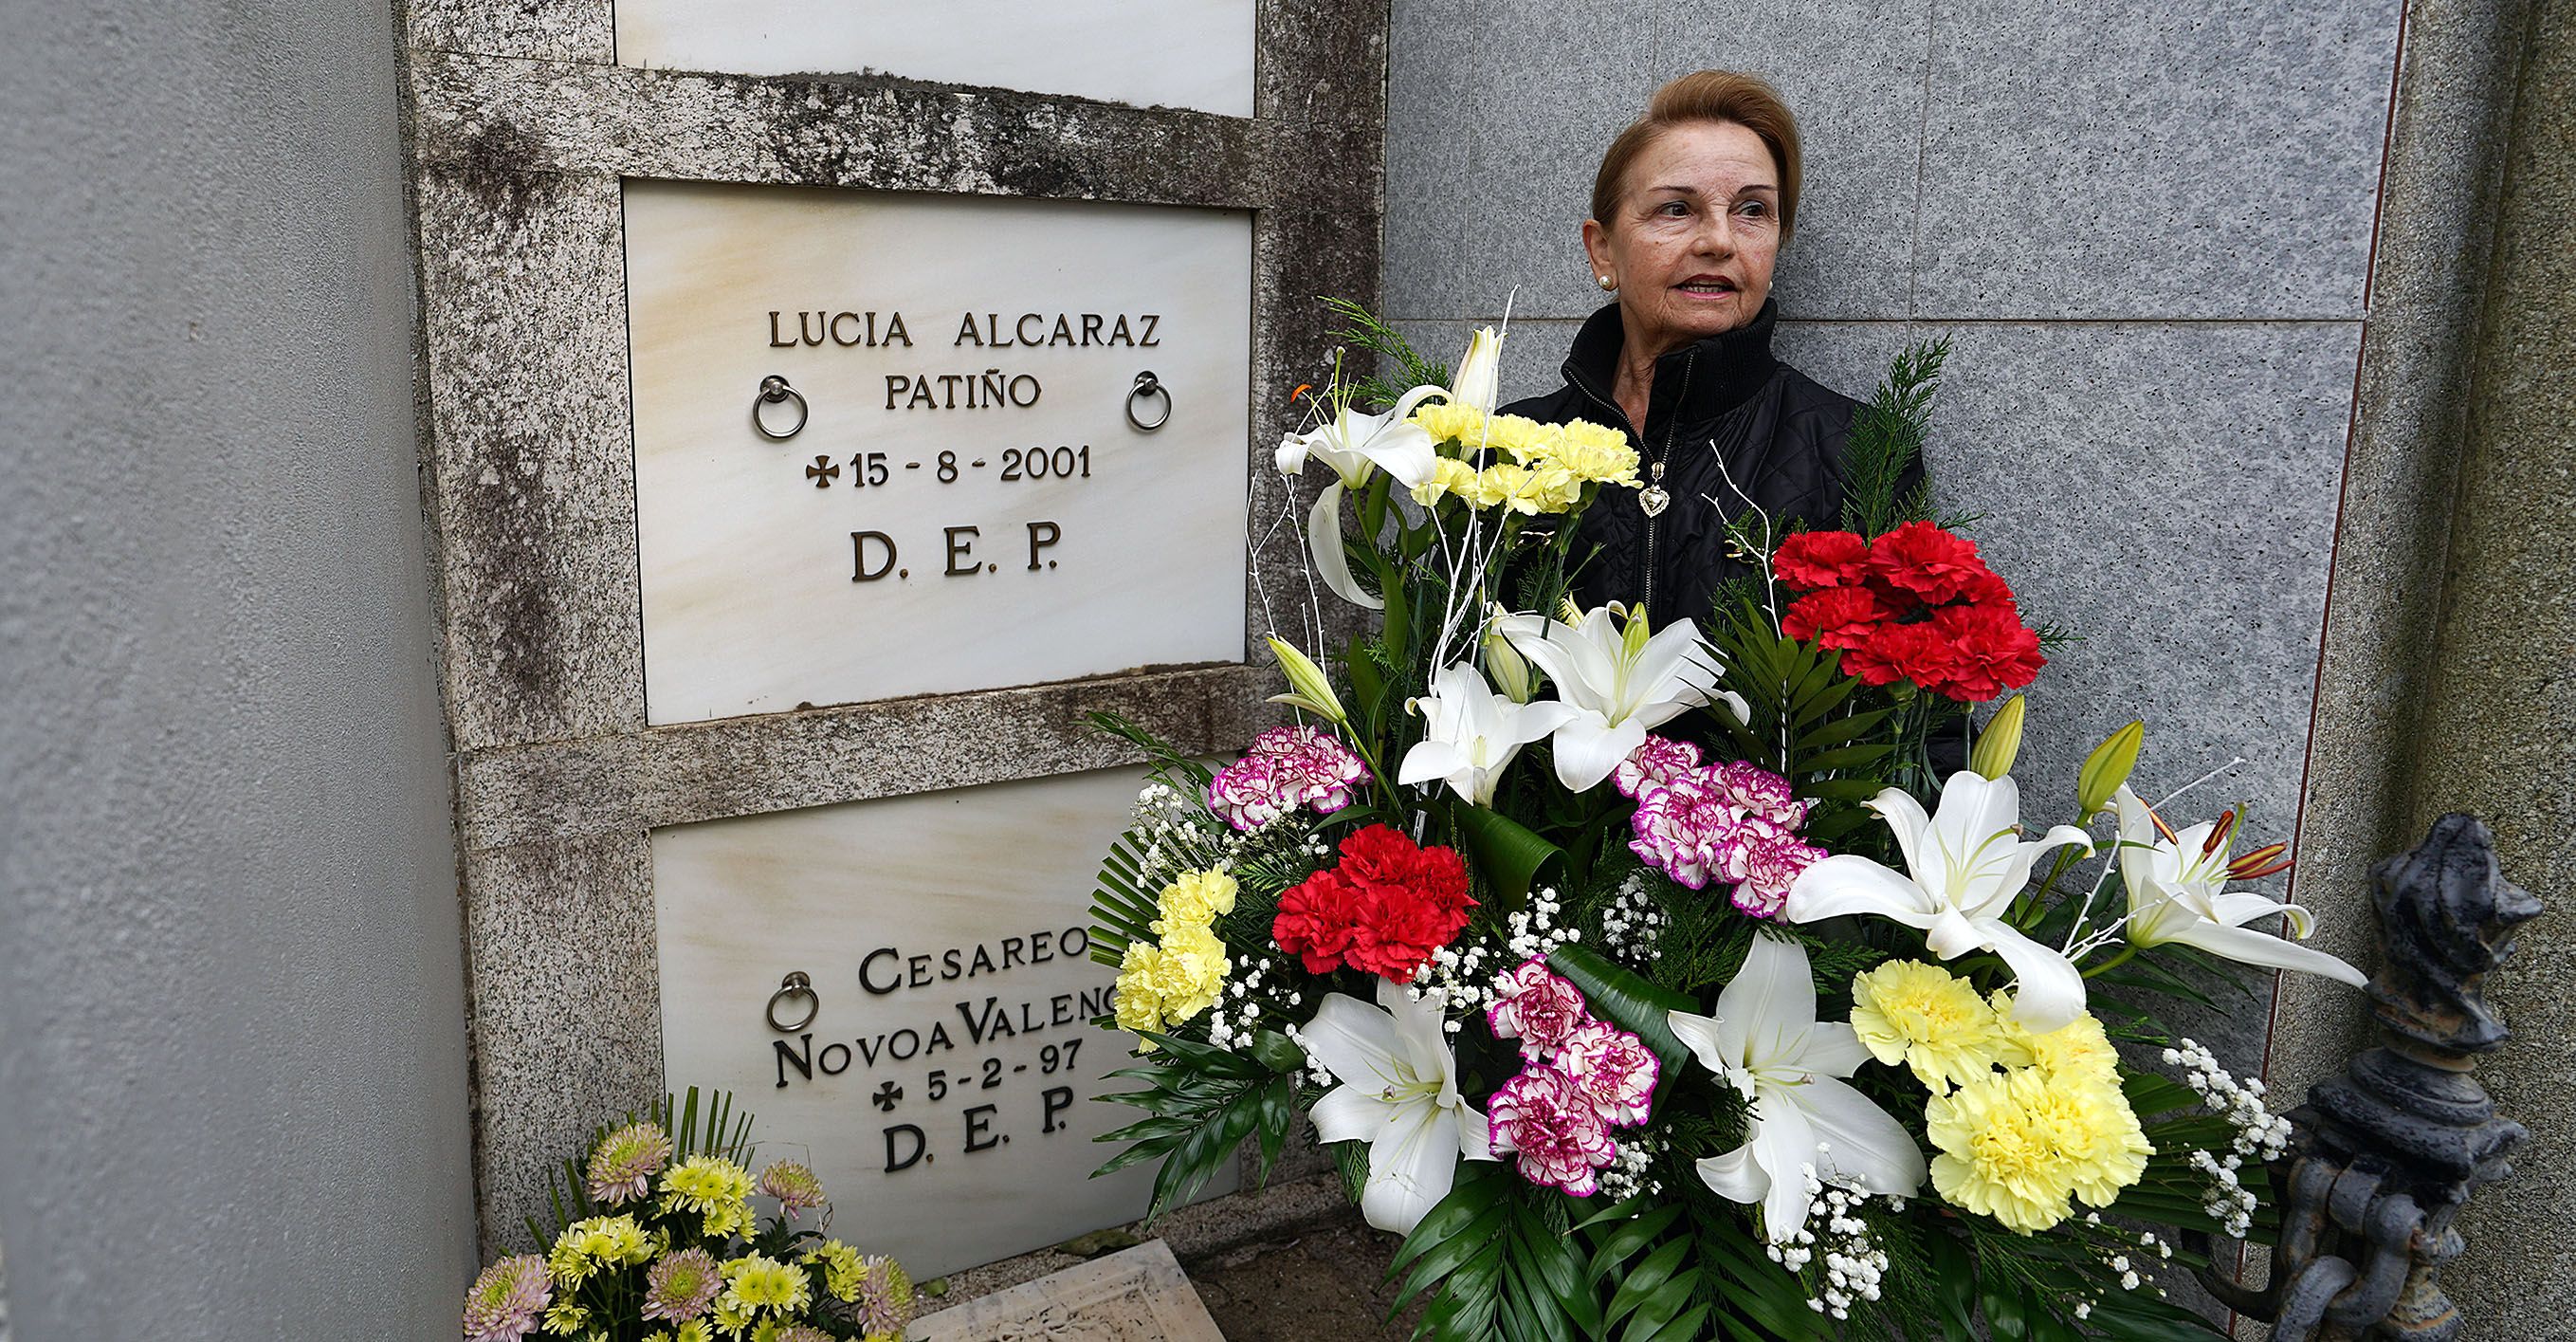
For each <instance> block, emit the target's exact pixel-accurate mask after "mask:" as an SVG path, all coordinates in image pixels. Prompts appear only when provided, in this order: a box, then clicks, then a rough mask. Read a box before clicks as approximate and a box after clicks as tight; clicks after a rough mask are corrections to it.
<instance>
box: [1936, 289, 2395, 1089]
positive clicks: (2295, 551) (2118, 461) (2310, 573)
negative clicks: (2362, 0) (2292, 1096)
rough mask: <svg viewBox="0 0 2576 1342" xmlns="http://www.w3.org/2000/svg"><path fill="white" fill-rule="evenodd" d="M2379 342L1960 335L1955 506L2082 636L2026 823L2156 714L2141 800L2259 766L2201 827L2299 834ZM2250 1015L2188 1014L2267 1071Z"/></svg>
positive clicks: (1940, 491) (2264, 996)
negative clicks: (2363, 366) (2370, 370)
mask: <svg viewBox="0 0 2576 1342" xmlns="http://www.w3.org/2000/svg"><path fill="white" fill-rule="evenodd" d="M1922 329H1924V330H1925V331H1926V333H1927V334H1929V333H1931V332H1930V329H1929V328H1922ZM2359 332H2360V328H2359V325H2358V324H2357V323H2341V322H2335V323H2323V322H2320V323H2280V324H2256V323H2244V324H2238V323H2223V324H2222V323H2190V324H2126V323H2122V324H2107V323H2106V324H2093V323H2087V324H2081V325H2056V324H2042V325H2006V324H1994V325H1972V326H1967V327H1963V328H1960V329H1959V330H1958V332H1957V341H1956V345H1955V346H1954V349H1953V352H1952V355H1951V360H1950V365H1949V368H1948V374H1947V376H1946V377H1945V379H1944V381H1943V385H1942V388H1941V393H1940V398H1939V400H1938V402H1937V403H1936V408H1935V410H1934V416H1933V428H1932V434H1931V441H1930V444H1929V447H1928V455H1929V457H1930V469H1931V473H1932V479H1933V485H1934V491H1935V494H1936V496H1937V498H1938V500H1939V503H1940V505H1941V506H1942V507H1943V508H1944V509H1946V510H1951V511H1955V512H1960V513H1974V514H1977V515H1978V517H1977V520H1976V521H1975V522H1974V523H1973V524H1971V525H1969V526H1968V527H1967V528H1966V530H1967V531H1968V534H1970V535H1971V536H1972V537H1973V538H1974V539H1975V540H1976V541H1977V542H1978V544H1979V546H1980V548H1981V549H1982V551H1983V552H1984V554H1985V555H1986V557H1987V558H1988V559H1989V561H1990V562H1991V563H1992V564H1993V565H1994V567H1995V569H1996V571H1997V572H1999V573H2001V574H2002V575H2003V576H2004V577H2005V578H2006V579H2007V580H2008V581H2010V582H2011V583H2012V584H2013V586H2014V588H2015V589H2016V591H2017V592H2018V593H2019V594H2020V596H2021V599H2022V604H2023V610H2024V613H2025V614H2026V615H2027V616H2029V617H2030V618H2031V619H2032V620H2033V621H2034V622H2036V623H2043V624H2051V625H2056V626H2058V627H2060V628H2063V629H2066V630H2068V631H2071V632H2073V633H2075V634H2077V635H2080V641H2077V642H2073V643H2070V644H2066V645H2064V646H2061V647H2058V648H2056V649H2054V650H2053V651H2052V652H2051V653H2050V657H2051V665H2050V666H2049V667H2048V669H2047V670H2045V671H2043V672H2041V673H2040V679H2039V681H2038V683H2037V684H2036V685H2034V686H2033V687H2032V689H2031V692H2030V704H2031V719H2030V726H2029V729H2028V733H2029V734H2028V736H2027V738H2026V742H2025V745H2024V747H2023V751H2022V763H2021V767H2020V768H2019V769H2017V770H2016V773H2017V774H2018V775H2019V777H2020V778H2021V780H2022V787H2023V797H2024V799H2025V801H2024V807H2023V810H2024V815H2025V818H2027V819H2028V820H2030V821H2032V822H2033V823H2055V822H2057V821H2061V820H2065V819H2068V818H2070V813H2071V812H2072V811H2073V809H2074V797H2073V786H2074V776H2075V770H2076V767H2077V765H2079V764H2080V763H2081V762H2082V760H2083V757H2084V755H2085V753H2086V752H2087V751H2088V750H2090V749H2091V747H2092V745H2093V743H2095V742H2096V741H2099V740H2100V739H2101V738H2102V737H2103V736H2104V735H2106V734H2108V733H2109V732H2110V731H2112V730H2113V729H2115V728H2117V727H2119V726H2120V725H2121V724H2123V723H2125V722H2127V721H2129V720H2130V719H2132V718H2142V719H2144V720H2145V721H2146V723H2147V749H2146V753H2145V754H2144V755H2143V756H2142V758H2141V760H2140V763H2139V767H2138V772H2137V775H2136V781H2137V784H2138V787H2139V791H2140V792H2141V793H2143V794H2144V795H2146V796H2148V797H2150V798H2154V797H2156V796H2159V795H2161V794H2162V793H2164V792H2166V791H2168V790H2170V789H2172V788H2175V787H2178V786H2180V785H2182V784H2184V783H2186V782H2189V781H2191V780H2192V779H2193V778H2195V777H2197V776H2199V775H2200V774H2202V773H2204V772H2206V771H2208V770H2210V769H2213V768H2216V767H2218V766H2220V765H2223V764H2225V763H2226V762H2227V761H2229V760H2230V759H2231V758H2233V757H2235V756H2238V755H2242V756H2243V757H2244V759H2245V762H2244V763H2243V764H2241V765H2238V766H2236V767H2234V768H2232V769H2230V770H2229V771H2228V772H2227V773H2226V775H2225V776H2224V777H2222V778H2220V779H2218V780H2216V781H2213V782H2211V783H2209V784H2207V785H2205V786H2204V787H2202V788H2201V789H2199V790H2198V791H2197V792H2195V793H2194V794H2192V796H2190V797H2189V798H2187V799H2186V800H2185V801H2184V802H2183V803H2181V804H2180V805H2179V810H2180V813H2181V814H2183V815H2186V816H2195V817H2197V816H2206V815H2215V814H2216V813H2217V812H2218V811H2219V810H2220V809H2222V808H2224V807H2226V806H2228V805H2231V804H2235V803H2239V802H2245V803H2250V804H2251V809H2250V812H2249V818H2248V825H2249V828H2248V830H2247V833H2248V835H2249V836H2250V837H2249V838H2248V840H2247V846H2249V847H2250V846H2252V845H2253V844H2255V843H2259V842H2266V841H2269V840H2270V839H2273V838H2281V839H2286V838H2288V837H2290V833H2291V828H2292V825H2293V824H2294V821H2295V816H2296V811H2297V806H2298V800H2299V785H2300V776H2301V769H2302V765H2303V760H2304V755H2305V749H2306V741H2307V731H2308V718H2309V711H2310V707H2311V704H2312V699H2313V694H2314V686H2315V678H2316V666H2317V648H2318V643H2319V639H2320V636H2321V625H2322V622H2323V618H2324V608H2325V587H2326V570H2327V562H2328V545H2329V543H2330V539H2331V536H2332V532H2333V527H2334V518H2335V504H2336V494H2337V488H2338V482H2339V478H2340V474H2341V470H2342V461H2343V452H2344V431H2345V420H2346V407H2347V405H2348V403H2349V400H2350V396H2351V389H2352V368H2353V358H2354V354H2355V348H2356V342H2357V341H2358V339H2359ZM2260 986H2261V987H2262V988H2263V992H2262V993H2261V994H2260V999H2259V1002H2260V1003H2268V1001H2269V998H2270V992H2269V986H2270V985H2269V984H2268V983H2267V984H2262V985H2260ZM2237 1005H2238V1006H2239V1008H2240V1009H2239V1010H2236V1011H2234V1012H2233V1013H2231V1014H2230V1015H2228V1016H2226V1017H2224V1018H2221V1017H2218V1016H2213V1015H2208V1014H2202V1013H2192V1012H2178V1013H2176V1014H2175V1021H2176V1024H2177V1025H2178V1026H2179V1027H2180V1028H2183V1029H2185V1030H2188V1031H2191V1032H2194V1033H2196V1034H2198V1037H2200V1038H2202V1039H2203V1040H2204V1041H2205V1042H2208V1043H2210V1044H2211V1045H2212V1046H2213V1047H2214V1048H2217V1049H2218V1050H2219V1054H2220V1056H2221V1058H2223V1059H2226V1060H2228V1061H2229V1063H2230V1065H2231V1066H2232V1067H2235V1068H2237V1069H2239V1070H2240V1071H2245V1072H2250V1071H2252V1070H2253V1069H2254V1067H2255V1065H2256V1064H2257V1063H2259V1060H2260V1059H2261V1057H2262V1056H2263V1046H2264V1040H2265V1031H2266V1018H2267V1010H2268V1008H2266V1007H2262V1006H2260V1005H2257V1006H2255V1007H2253V1008H2251V1009H2247V1004H2243V1003H2238V1004H2237Z"/></svg>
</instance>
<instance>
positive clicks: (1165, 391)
mask: <svg viewBox="0 0 2576 1342" xmlns="http://www.w3.org/2000/svg"><path fill="white" fill-rule="evenodd" d="M1156 396H1160V397H1162V398H1163V413H1162V415H1161V416H1160V417H1159V418H1157V419H1156V420H1155V421H1154V422H1153V423H1151V424H1148V423H1146V422H1145V421H1144V420H1142V419H1139V418H1137V416H1136V403H1137V402H1138V401H1141V400H1147V399H1150V398H1152V397H1156ZM1127 422H1128V423H1130V424H1133V425H1135V426H1136V427H1137V428H1138V429H1140V430H1142V431H1144V432H1146V433H1152V432H1153V431H1154V430H1156V429H1159V428H1161V427H1163V426H1164V425H1166V424H1169V423H1171V422H1172V389H1171V388H1169V387H1166V386H1164V385H1163V383H1162V380H1161V379H1160V378H1157V377H1155V376H1154V373H1153V370H1151V369H1147V370H1146V371H1144V372H1142V373H1138V374H1137V375H1136V384H1135V385H1134V386H1132V387H1129V388H1128V389H1127Z"/></svg>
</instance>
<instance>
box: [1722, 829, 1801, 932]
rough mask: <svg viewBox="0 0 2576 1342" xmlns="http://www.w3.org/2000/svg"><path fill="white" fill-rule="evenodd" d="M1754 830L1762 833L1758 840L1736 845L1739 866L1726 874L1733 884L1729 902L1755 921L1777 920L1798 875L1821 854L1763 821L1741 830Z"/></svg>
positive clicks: (1783, 830) (1799, 839) (1798, 839)
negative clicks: (1758, 919) (1732, 902)
mask: <svg viewBox="0 0 2576 1342" xmlns="http://www.w3.org/2000/svg"><path fill="white" fill-rule="evenodd" d="M1757 826H1760V827H1761V828H1762V829H1763V830H1764V831H1765V832H1764V833H1763V834H1761V835H1760V836H1759V838H1758V839H1756V840H1755V841H1754V842H1751V843H1739V844H1738V845H1737V848H1738V850H1739V852H1740V855H1741V857H1742V865H1741V868H1740V870H1730V871H1729V872H1728V873H1727V875H1728V877H1729V878H1730V879H1732V880H1734V881H1735V883H1736V884H1735V890H1734V892H1733V894H1732V896H1731V898H1732V899H1733V901H1734V903H1735V907H1736V908H1737V909H1739V910H1741V911H1743V912H1745V913H1749V914H1751V915H1753V916H1754V917H1756V918H1777V917H1779V916H1780V909H1781V907H1782V906H1783V905H1785V904H1786V903H1787V902H1788V900H1789V887H1790V886H1792V885H1795V884H1797V881H1798V873H1800V872H1802V871H1805V870H1806V869H1807V868H1809V867H1811V866H1814V865H1815V864H1816V863H1817V862H1818V861H1819V860H1821V859H1822V858H1823V857H1824V856H1825V850H1824V849H1822V848H1819V847H1817V846H1815V845H1814V844H1811V843H1808V842H1807V841H1806V840H1804V839H1801V838H1799V837H1798V836H1797V835H1795V834H1791V833H1789V832H1788V831H1787V830H1785V829H1781V828H1780V827H1778V826H1777V825H1772V824H1770V823H1769V822H1767V821H1753V822H1749V823H1747V824H1746V825H1745V826H1744V827H1743V829H1744V830H1746V831H1750V830H1753V829H1755V828H1756V827H1757Z"/></svg>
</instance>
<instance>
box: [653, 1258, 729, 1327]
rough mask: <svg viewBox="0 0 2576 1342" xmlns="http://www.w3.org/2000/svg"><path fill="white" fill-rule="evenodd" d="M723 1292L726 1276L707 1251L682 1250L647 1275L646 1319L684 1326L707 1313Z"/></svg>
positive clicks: (655, 1266) (656, 1264)
mask: <svg viewBox="0 0 2576 1342" xmlns="http://www.w3.org/2000/svg"><path fill="white" fill-rule="evenodd" d="M723 1289H724V1272H723V1270H722V1269H721V1268H718V1267H717V1266H716V1260H715V1259H714V1258H712V1257H710V1256H708V1254H707V1251H706V1250H704V1249H682V1250H681V1251H680V1252H678V1253H675V1254H672V1255H670V1256H668V1257H666V1258H664V1259H663V1260H662V1261H661V1262H658V1263H655V1264H654V1265H653V1266H652V1267H651V1268H649V1269H647V1270H646V1271H645V1273H644V1308H643V1311H642V1313H643V1315H644V1317H645V1318H647V1319H661V1320H663V1321H665V1322H669V1323H685V1322H687V1321H688V1320H690V1319H694V1318H696V1317H698V1316H699V1315H701V1314H704V1313H706V1312H707V1306H708V1305H710V1304H713V1303H714V1302H715V1298H716V1293H717V1292H719V1291H722V1290H723Z"/></svg>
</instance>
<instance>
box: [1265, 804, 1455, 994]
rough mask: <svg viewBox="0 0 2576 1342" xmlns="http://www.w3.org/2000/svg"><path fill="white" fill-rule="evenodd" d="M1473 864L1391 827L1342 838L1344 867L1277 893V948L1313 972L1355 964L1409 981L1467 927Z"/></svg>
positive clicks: (1273, 936) (1272, 930)
mask: <svg viewBox="0 0 2576 1342" xmlns="http://www.w3.org/2000/svg"><path fill="white" fill-rule="evenodd" d="M1475 906H1476V901H1475V900H1473V899H1470V898H1468V896H1467V864H1466V863H1465V862H1463V861H1461V860H1459V857H1458V854H1457V853H1455V852H1454V851H1452V850H1450V849H1447V848H1424V847H1422V846H1421V845H1419V844H1416V843H1415V842H1414V841H1413V840H1411V839H1408V838H1406V837H1405V836H1404V834H1403V832H1402V831H1399V830H1396V829H1392V828H1390V827H1388V826H1385V825H1370V826H1367V827H1366V828H1364V829H1361V830H1360V831H1358V832H1357V833H1355V834H1353V835H1351V836H1350V837H1349V838H1347V839H1344V840H1342V862H1341V865H1340V866H1339V867H1337V868H1335V869H1333V870H1330V871H1319V872H1316V873H1315V874H1314V875H1312V876H1309V877H1307V878H1306V879H1305V880H1304V881H1303V882H1301V883H1299V884H1298V885H1296V886H1294V887H1291V888H1290V889H1289V891H1288V892H1287V893H1286V894H1283V895H1281V896H1280V897H1279V916H1278V917H1277V918H1276V919H1275V920H1274V921H1273V922H1272V923H1271V925H1270V935H1271V939H1272V940H1274V941H1276V942H1278V943H1279V949H1281V950H1283V951H1287V952H1289V953H1291V954H1293V955H1296V956H1298V957H1299V958H1300V959H1302V960H1303V961H1304V962H1305V965H1306V970H1307V972H1308V973H1313V974H1329V973H1331V972H1332V971H1334V970H1336V969H1339V968H1341V967H1342V966H1343V965H1345V964H1347V965H1349V966H1350V967H1351V968H1353V969H1363V970H1366V971H1368V972H1369V973H1372V974H1376V975H1379V976H1380V977H1383V978H1386V979H1390V980H1393V981H1395V982H1397V983H1410V982H1412V981H1413V976H1414V974H1415V973H1416V972H1418V971H1419V970H1420V969H1421V968H1422V965H1423V963H1424V962H1425V961H1427V960H1429V959H1430V958H1431V953H1432V952H1433V951H1435V950H1438V949H1439V948H1441V947H1443V946H1446V945H1448V944H1449V943H1450V942H1451V941H1452V940H1454V939H1456V937H1457V935H1458V933H1459V932H1460V931H1462V930H1464V929H1465V928H1466V926H1467V910H1469V909H1471V908H1474V907H1475Z"/></svg>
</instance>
